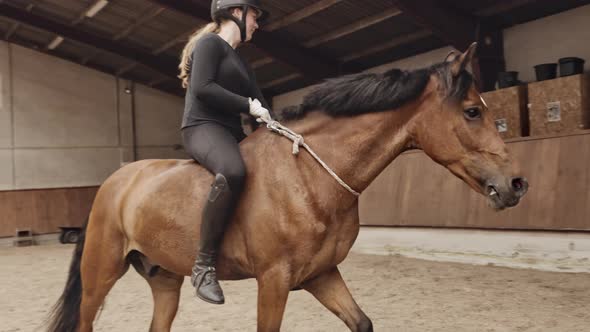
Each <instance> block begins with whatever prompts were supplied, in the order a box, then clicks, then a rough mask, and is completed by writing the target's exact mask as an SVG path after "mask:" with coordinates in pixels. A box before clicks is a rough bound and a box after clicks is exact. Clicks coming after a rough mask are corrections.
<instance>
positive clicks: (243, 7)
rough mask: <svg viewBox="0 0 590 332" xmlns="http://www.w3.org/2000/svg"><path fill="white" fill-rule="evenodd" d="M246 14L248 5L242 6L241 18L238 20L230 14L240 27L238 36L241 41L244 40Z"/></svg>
mask: <svg viewBox="0 0 590 332" xmlns="http://www.w3.org/2000/svg"><path fill="white" fill-rule="evenodd" d="M247 16H248V6H242V19H241V20H239V19H237V18H236V17H235V16H233V15H230V18H231V20H232V21H234V22H235V23H236V24H237V25H238V28H239V29H240V38H241V40H242V43H243V42H245V41H246V17H247Z"/></svg>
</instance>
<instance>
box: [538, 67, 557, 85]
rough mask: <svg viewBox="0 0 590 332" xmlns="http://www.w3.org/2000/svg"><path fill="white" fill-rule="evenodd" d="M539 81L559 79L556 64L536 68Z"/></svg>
mask: <svg viewBox="0 0 590 332" xmlns="http://www.w3.org/2000/svg"><path fill="white" fill-rule="evenodd" d="M535 74H536V76H537V81H545V80H551V79H554V78H556V77H557V64H556V63H543V64H540V65H536V66H535Z"/></svg>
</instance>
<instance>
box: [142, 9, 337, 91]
mask: <svg viewBox="0 0 590 332" xmlns="http://www.w3.org/2000/svg"><path fill="white" fill-rule="evenodd" d="M151 1H152V2H155V3H158V4H160V5H162V6H166V7H168V8H170V9H172V10H175V11H178V12H180V13H184V14H186V15H190V16H192V17H194V18H196V19H198V20H201V21H205V22H209V21H211V18H210V12H209V9H208V8H205V7H203V6H199V5H197V4H195V3H194V2H192V1H188V0H151ZM252 43H253V44H255V45H256V46H257V47H258V48H259V49H260V50H262V51H263V52H265V53H266V54H267V55H269V56H271V57H273V58H274V59H276V60H277V61H280V62H282V63H284V64H286V65H288V66H291V67H293V68H294V69H295V70H297V71H299V72H301V73H303V74H304V75H305V76H308V77H311V78H314V79H318V80H319V79H324V78H326V77H331V76H336V75H338V74H339V67H338V64H337V63H336V62H335V61H333V60H327V59H321V58H320V57H318V56H316V55H314V54H312V53H311V52H309V51H308V50H306V49H305V48H303V47H301V46H299V45H296V44H295V43H292V42H289V41H287V40H285V38H282V37H279V36H276V35H275V34H273V33H272V32H268V31H264V30H259V31H257V32H256V35H255V36H254V39H253V40H252Z"/></svg>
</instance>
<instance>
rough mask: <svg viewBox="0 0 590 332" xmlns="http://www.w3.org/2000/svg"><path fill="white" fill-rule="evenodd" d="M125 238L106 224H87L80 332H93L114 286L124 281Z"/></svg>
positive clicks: (81, 270) (81, 269) (126, 265)
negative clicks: (98, 314)
mask: <svg viewBox="0 0 590 332" xmlns="http://www.w3.org/2000/svg"><path fill="white" fill-rule="evenodd" d="M123 245H124V238H123V235H122V234H120V233H119V232H118V231H117V230H116V229H114V228H109V227H108V226H107V225H105V224H100V223H96V222H95V223H93V222H92V220H91V221H90V222H89V224H88V228H87V230H86V243H85V245H84V252H83V254H82V262H81V266H80V273H81V278H82V300H81V303H80V321H79V330H78V331H79V332H90V331H92V323H93V322H94V318H95V317H96V313H97V312H98V310H99V309H100V307H101V306H102V304H103V302H104V298H105V297H106V295H107V294H108V292H109V291H110V290H111V288H112V287H113V285H114V284H115V282H116V281H117V280H119V278H121V277H122V276H123V275H124V274H125V272H126V271H127V268H128V267H129V263H127V261H126V260H125V257H124V256H123Z"/></svg>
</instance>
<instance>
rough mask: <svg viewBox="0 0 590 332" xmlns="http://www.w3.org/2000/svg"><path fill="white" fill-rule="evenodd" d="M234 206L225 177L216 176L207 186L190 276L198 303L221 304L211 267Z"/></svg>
mask: <svg viewBox="0 0 590 332" xmlns="http://www.w3.org/2000/svg"><path fill="white" fill-rule="evenodd" d="M234 204H235V198H234V197H233V195H232V192H231V191H230V188H229V185H228V183H227V180H226V178H225V176H223V175H222V174H217V175H216V176H215V181H214V182H213V184H212V185H211V191H210V192H209V197H208V199H207V203H206V204H205V207H204V208H203V218H202V221H201V241H200V250H199V254H198V255H197V260H196V261H195V265H194V266H193V271H192V272H193V273H192V276H191V282H192V284H193V286H194V287H195V288H196V293H197V296H198V297H199V298H200V299H201V300H203V301H206V302H209V303H213V304H223V303H224V302H225V298H224V297H223V290H221V286H219V282H218V281H217V273H216V271H215V263H216V259H217V251H218V248H219V245H220V244H221V240H222V239H223V233H224V231H225V226H226V224H227V221H228V219H229V218H230V217H231V214H232V212H233V207H234Z"/></svg>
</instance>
